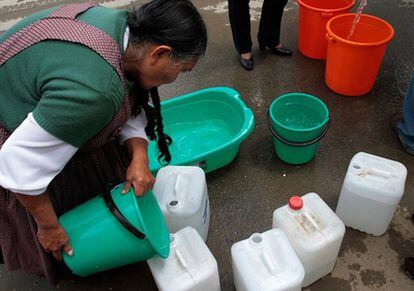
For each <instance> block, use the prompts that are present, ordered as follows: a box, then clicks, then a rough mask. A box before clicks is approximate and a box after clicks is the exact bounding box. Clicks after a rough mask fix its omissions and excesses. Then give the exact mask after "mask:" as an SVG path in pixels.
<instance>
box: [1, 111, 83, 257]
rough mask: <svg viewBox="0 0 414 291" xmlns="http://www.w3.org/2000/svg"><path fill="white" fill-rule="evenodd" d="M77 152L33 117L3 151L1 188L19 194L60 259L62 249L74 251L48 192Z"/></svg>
mask: <svg viewBox="0 0 414 291" xmlns="http://www.w3.org/2000/svg"><path fill="white" fill-rule="evenodd" d="M76 151H77V148H75V147H73V146H72V145H69V144H66V143H64V142H63V141H61V140H59V139H58V138H56V137H54V136H52V135H51V134H49V133H48V132H46V131H45V130H44V129H43V128H41V127H40V126H39V125H38V124H37V123H36V121H35V120H34V119H33V117H32V116H31V114H29V116H28V118H27V119H26V120H24V121H23V123H22V124H21V125H20V126H19V127H18V128H17V129H16V130H15V131H14V132H13V134H12V135H11V136H10V137H9V138H8V139H7V141H6V142H5V143H4V145H3V146H2V148H1V150H0V185H1V186H2V187H3V188H5V189H8V190H9V191H11V192H12V193H15V194H14V195H15V196H16V198H17V199H18V201H19V202H20V203H21V204H22V205H23V206H24V207H25V208H26V209H27V211H28V212H29V213H30V214H31V215H32V216H33V218H34V220H35V222H36V224H37V226H38V230H37V237H38V240H39V242H40V244H41V245H42V247H43V248H44V249H45V251H47V252H53V255H54V256H55V257H56V258H57V259H61V252H60V250H61V248H63V250H64V251H65V252H67V253H68V254H69V255H70V254H71V253H72V252H73V251H72V250H71V248H70V246H69V244H68V241H69V238H68V237H67V235H66V233H65V231H64V230H63V228H62V227H61V226H60V224H59V221H58V219H57V216H56V213H55V211H54V209H53V206H52V203H51V201H50V199H49V196H48V195H47V194H45V192H46V188H47V186H48V185H49V183H50V182H51V181H52V180H53V178H54V177H55V176H56V175H57V174H58V173H59V172H60V171H61V170H62V169H63V167H64V166H65V164H66V163H67V162H68V161H69V160H70V158H71V157H72V156H73V155H74V154H75V152H76Z"/></svg>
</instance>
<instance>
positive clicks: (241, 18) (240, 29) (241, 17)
mask: <svg viewBox="0 0 414 291" xmlns="http://www.w3.org/2000/svg"><path fill="white" fill-rule="evenodd" d="M229 18H230V26H231V31H232V33H233V41H234V46H235V47H236V50H237V52H238V53H239V54H244V53H249V52H251V51H252V40H251V36H250V12H249V0H229Z"/></svg>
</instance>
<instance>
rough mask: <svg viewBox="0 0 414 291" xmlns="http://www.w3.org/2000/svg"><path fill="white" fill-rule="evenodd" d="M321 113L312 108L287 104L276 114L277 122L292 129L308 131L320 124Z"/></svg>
mask: <svg viewBox="0 0 414 291" xmlns="http://www.w3.org/2000/svg"><path fill="white" fill-rule="evenodd" d="M322 119H323V117H322V116H321V113H320V112H319V111H317V110H315V109H313V108H312V107H309V106H306V105H302V104H298V103H289V104H286V105H285V106H283V109H281V110H279V112H278V113H277V120H278V121H279V122H280V123H281V124H282V125H284V126H287V127H289V128H292V129H309V128H314V127H316V126H318V125H320V124H321V122H322Z"/></svg>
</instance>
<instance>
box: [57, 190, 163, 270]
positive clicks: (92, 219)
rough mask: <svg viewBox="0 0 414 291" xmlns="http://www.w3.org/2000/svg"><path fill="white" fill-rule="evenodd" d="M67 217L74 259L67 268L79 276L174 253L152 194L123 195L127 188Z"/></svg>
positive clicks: (68, 258)
mask: <svg viewBox="0 0 414 291" xmlns="http://www.w3.org/2000/svg"><path fill="white" fill-rule="evenodd" d="M109 189H110V188H108V191H106V192H105V193H104V194H101V195H99V196H97V197H95V198H93V199H91V200H89V201H87V202H85V203H83V204H81V205H79V206H78V207H76V208H74V209H72V210H70V211H69V212H67V213H65V214H63V215H62V216H61V217H60V219H59V221H60V223H61V225H62V227H63V228H64V229H65V230H66V233H67V234H68V236H69V239H70V244H71V246H72V248H73V256H68V255H67V254H63V260H64V262H65V264H66V265H67V266H68V267H69V269H71V271H72V272H73V273H74V274H76V275H78V276H88V275H91V274H94V273H98V272H101V271H104V270H108V269H112V268H116V267H120V266H124V265H127V264H131V263H135V262H139V261H143V260H147V259H149V258H152V257H153V256H155V255H159V256H160V257H162V258H166V257H168V255H169V253H170V235H169V232H168V230H167V226H166V223H165V220H164V217H163V215H162V213H161V210H160V208H159V206H158V203H157V200H156V199H155V197H154V194H153V193H152V192H151V191H148V192H147V193H146V194H145V195H144V196H142V197H139V198H137V197H136V196H135V195H134V192H133V190H132V189H131V191H129V192H128V193H126V194H124V195H122V194H121V192H122V189H123V184H120V185H118V186H116V187H115V188H114V189H112V190H109Z"/></svg>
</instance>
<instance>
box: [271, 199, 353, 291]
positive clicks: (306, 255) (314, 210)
mask: <svg viewBox="0 0 414 291" xmlns="http://www.w3.org/2000/svg"><path fill="white" fill-rule="evenodd" d="M273 227H274V228H275V227H276V228H280V229H281V230H283V232H284V233H285V234H286V236H287V237H288V239H289V241H290V243H291V244H292V246H293V248H294V249H295V251H296V254H297V255H298V257H299V259H300V261H301V262H302V265H303V267H304V269H305V278H304V280H303V284H302V286H303V287H306V286H309V285H310V284H312V283H313V282H315V281H316V280H318V279H320V278H322V277H323V276H325V275H327V274H329V273H330V272H332V270H333V268H334V266H335V262H336V258H337V256H338V252H339V249H340V247H341V244H342V239H343V238H344V234H345V226H344V224H343V222H342V221H341V220H340V219H339V218H338V217H337V216H336V215H335V213H334V212H333V211H332V210H331V209H330V208H329V206H328V205H327V204H326V203H325V202H324V201H323V200H322V199H321V198H320V197H319V196H318V194H316V193H309V194H306V195H304V196H302V198H301V197H298V196H294V197H291V198H290V200H289V204H288V205H285V206H283V207H280V208H278V209H276V210H275V211H274V212H273Z"/></svg>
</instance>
